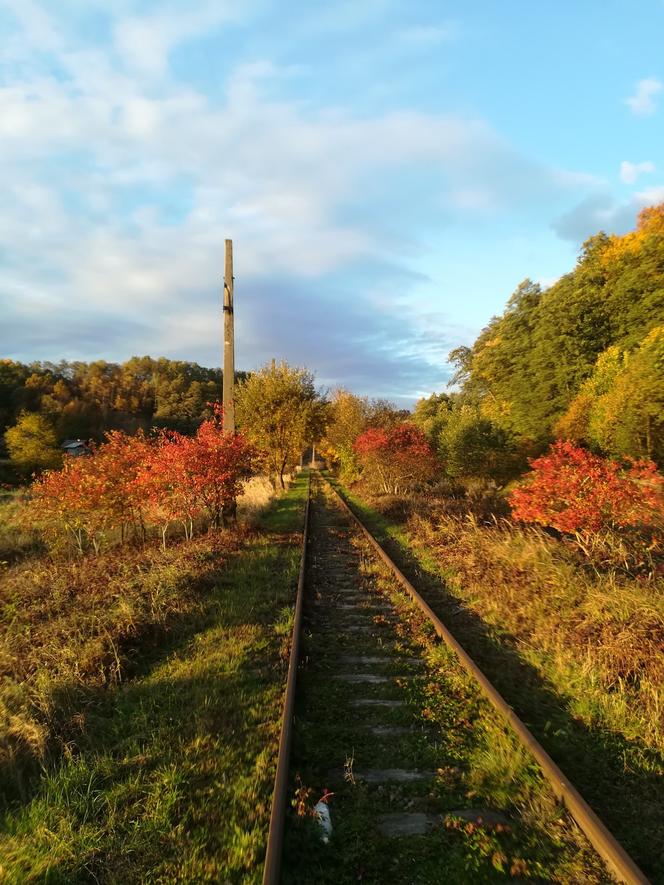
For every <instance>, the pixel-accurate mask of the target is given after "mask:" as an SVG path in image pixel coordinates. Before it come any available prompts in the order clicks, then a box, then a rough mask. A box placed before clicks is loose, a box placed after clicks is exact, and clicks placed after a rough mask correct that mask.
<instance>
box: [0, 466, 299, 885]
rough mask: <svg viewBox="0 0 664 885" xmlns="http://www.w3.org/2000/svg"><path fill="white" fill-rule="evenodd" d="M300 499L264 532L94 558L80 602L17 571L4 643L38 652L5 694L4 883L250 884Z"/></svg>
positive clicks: (271, 762)
mask: <svg viewBox="0 0 664 885" xmlns="http://www.w3.org/2000/svg"><path fill="white" fill-rule="evenodd" d="M306 489H307V477H306V475H302V476H300V477H299V478H298V479H297V480H296V481H295V482H294V484H293V485H292V486H291V488H290V490H289V491H288V493H287V494H286V495H284V496H283V497H281V498H280V499H278V500H277V501H275V502H274V503H273V504H272V505H271V511H270V513H268V514H266V516H265V520H264V523H265V525H266V526H270V531H269V532H268V531H263V532H259V533H252V534H251V535H249V536H242V537H240V538H236V539H235V540H234V541H231V539H230V538H226V537H223V536H222V538H223V543H222V542H221V541H220V539H219V536H212V535H210V536H206V537H203V538H201V539H198V540H197V541H195V542H194V543H193V544H190V545H184V544H182V545H180V546H177V547H173V548H171V549H170V550H169V551H166V553H165V554H164V553H159V555H158V553H157V551H156V550H152V551H138V552H136V553H135V554H132V553H131V552H130V551H128V550H125V551H119V552H118V551H114V552H113V553H112V554H111V553H109V554H108V555H107V556H106V557H100V558H99V559H90V560H87V559H86V562H89V563H91V565H89V566H88V567H89V569H90V570H91V571H89V572H85V574H84V575H83V576H81V575H80V574H78V575H76V574H74V577H76V576H77V577H78V578H79V579H80V578H81V577H83V578H86V577H87V578H89V577H91V575H92V574H93V571H94V568H96V569H97V570H99V569H101V575H98V583H99V586H97V585H95V586H94V588H92V590H90V593H89V594H88V598H87V599H86V587H85V586H84V585H83V584H78V585H76V586H73V585H72V584H71V580H72V572H71V564H67V563H61V564H59V566H58V564H54V563H49V562H46V561H40V562H39V564H38V565H37V564H35V562H32V563H31V564H30V566H29V564H28V563H27V562H24V563H22V564H19V565H17V566H16V567H15V569H14V570H12V569H10V570H9V571H10V572H12V574H11V576H10V577H11V580H10V582H9V583H10V585H11V590H8V589H7V582H6V581H5V583H4V585H3V590H2V597H1V601H2V603H3V604H4V605H5V606H6V605H13V606H14V615H13V618H12V619H11V620H9V621H8V620H7V619H5V620H4V621H3V623H4V624H9V627H8V628H7V629H8V630H9V631H11V637H8V638H9V639H10V640H11V642H12V643H16V642H18V643H20V642H21V641H22V636H23V634H24V632H26V631H27V632H28V633H32V636H33V639H34V638H35V637H36V639H37V642H36V643H34V645H35V648H34V649H33V647H32V645H28V644H26V646H25V648H24V649H23V659H22V661H21V667H22V672H20V673H19V672H18V669H17V668H16V667H14V670H13V672H12V673H9V674H6V679H5V683H4V685H6V686H7V688H6V690H5V689H4V688H3V692H4V693H3V694H2V696H1V697H2V701H3V703H4V712H5V715H4V716H3V718H2V720H0V728H1V729H2V732H1V734H0V737H1V738H2V742H3V746H4V749H5V755H4V759H3V762H4V774H5V778H6V783H7V784H8V787H9V789H8V790H7V792H6V795H7V796H8V797H9V798H8V800H7V801H6V804H5V807H4V811H3V815H2V819H1V822H0V879H2V881H6V882H8V883H19V882H21V883H22V882H48V883H65V882H66V883H72V882H95V881H96V882H108V883H132V882H141V883H143V882H167V881H168V882H171V881H183V882H205V881H210V882H219V881H224V882H255V881H256V882H257V881H260V878H261V872H262V857H263V853H264V848H265V842H266V836H267V827H268V821H269V808H270V801H271V794H272V783H273V777H274V767H275V763H276V750H277V743H278V736H279V726H280V716H281V709H282V697H283V687H284V681H285V674H286V664H287V652H288V645H289V641H290V626H291V623H292V621H291V608H292V604H293V602H294V593H295V586H296V582H297V574H298V568H299V559H300V545H299V534H298V532H299V530H300V529H301V524H302V516H303V506H304V501H305V499H306ZM160 557H161V558H160ZM118 558H122V560H123V565H118V564H117V562H116V560H117V559H118ZM110 559H113V561H114V563H115V564H114V566H113V567H111V565H110V564H109V560H110ZM29 568H32V570H33V574H32V577H33V579H34V578H35V577H36V582H35V581H34V580H33V585H35V586H36V587H37V590H35V589H34V586H33V585H31V584H30V580H29V579H30V574H31V572H30V571H29ZM48 568H50V569H51V573H50V576H51V578H57V577H58V573H57V569H58V568H60V569H61V571H62V574H61V575H60V583H57V581H56V583H57V586H56V588H55V592H54V593H51V594H46V593H45V592H43V582H44V580H45V579H44V576H43V574H42V572H41V571H40V569H48ZM35 569H37V574H36V575H35V574H34V570H35ZM132 571H133V582H132V580H130V574H129V573H130V572H132ZM5 578H7V575H5ZM20 581H22V582H23V589H24V596H25V604H24V606H23V609H21V608H20V606H19V605H17V602H19V601H20V587H19V584H20ZM104 582H105V586H106V596H105V595H104V592H103V586H102V585H103V584H104ZM68 585H69V587H70V590H71V591H72V592H71V593H70V595H67V593H66V588H67V586H68ZM123 591H124V596H123ZM28 609H30V611H31V615H32V616H30V614H28V611H27V610H28ZM109 612H110V615H109ZM67 623H69V628H70V630H69V636H67V635H66V625H67ZM54 624H55V625H56V626H55V627H54ZM102 627H103V628H104V629H101V628H102ZM54 631H55V632H54ZM58 641H59V646H58V645H57V642H58ZM81 659H83V660H84V661H86V662H87V663H86V665H85V666H84V667H83V666H81ZM10 661H11V659H10V658H8V659H3V660H2V665H3V668H4V669H6V668H7V667H8V666H11V663H10ZM53 662H55V664H56V666H55V668H53V667H52V666H50V663H51V664H52V663H53ZM19 677H22V678H19Z"/></svg>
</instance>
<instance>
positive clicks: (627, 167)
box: [620, 160, 655, 184]
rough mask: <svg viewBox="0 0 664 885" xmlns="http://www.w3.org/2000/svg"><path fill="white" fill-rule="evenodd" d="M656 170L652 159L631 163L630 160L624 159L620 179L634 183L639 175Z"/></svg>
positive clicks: (627, 182) (626, 182)
mask: <svg viewBox="0 0 664 885" xmlns="http://www.w3.org/2000/svg"><path fill="white" fill-rule="evenodd" d="M654 171H655V164H654V163H651V162H650V160H645V161H644V162H643V163H630V162H629V160H623V161H622V163H621V164H620V180H621V181H624V182H625V184H634V182H635V181H636V179H637V178H638V177H639V175H642V174H644V173H646V172H654Z"/></svg>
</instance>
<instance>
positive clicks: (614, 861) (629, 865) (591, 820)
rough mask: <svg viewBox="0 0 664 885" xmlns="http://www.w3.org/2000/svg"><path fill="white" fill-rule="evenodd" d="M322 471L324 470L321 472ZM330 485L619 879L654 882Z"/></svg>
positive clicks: (633, 884) (635, 884) (629, 883)
mask: <svg viewBox="0 0 664 885" xmlns="http://www.w3.org/2000/svg"><path fill="white" fill-rule="evenodd" d="M321 475H322V474H321ZM323 478H324V479H325V481H326V482H327V484H328V485H329V486H330V488H331V489H332V490H333V491H334V493H335V495H336V496H337V497H338V499H339V501H340V502H341V505H342V507H343V509H344V510H345V511H346V512H347V513H348V514H349V516H350V517H351V519H352V520H353V522H354V523H355V524H356V525H357V526H358V528H359V529H360V530H361V531H362V533H363V534H364V535H365V537H366V538H367V540H368V541H369V543H370V544H371V546H372V547H373V548H374V549H375V551H376V553H377V554H378V555H379V556H380V558H381V559H382V560H383V562H384V563H385V565H387V567H388V568H389V569H390V570H391V571H392V573H393V574H394V576H395V577H396V578H397V580H398V581H399V583H400V584H401V586H402V587H403V588H404V590H406V592H407V593H408V595H409V596H410V597H411V599H412V600H413V601H414V602H415V603H416V604H417V605H418V606H419V608H420V609H421V610H422V611H423V612H424V614H425V615H426V616H427V617H428V618H429V620H430V621H431V622H432V624H433V626H434V628H435V630H436V633H437V634H438V636H439V637H440V638H441V639H442V640H443V641H444V642H445V643H446V644H447V645H448V646H449V647H450V648H451V649H452V650H453V651H454V652H455V653H456V655H457V657H458V659H459V661H460V663H461V665H462V666H463V667H464V668H465V669H466V670H467V671H468V673H470V674H471V676H473V677H474V678H475V680H476V681H477V682H478V684H479V686H480V688H481V690H482V692H483V694H484V695H485V697H486V698H487V699H488V700H489V701H490V703H491V704H492V705H493V706H494V708H495V709H496V710H497V711H498V712H499V713H500V714H501V716H502V717H503V718H504V719H505V720H506V721H507V722H508V724H509V725H510V726H511V728H512V730H513V731H514V732H515V733H516V734H517V736H518V737H519V739H520V740H521V742H522V743H523V744H524V745H525V746H526V747H527V748H528V750H529V751H530V753H531V754H532V755H533V756H534V757H535V759H536V760H537V762H538V763H539V766H540V768H541V770H542V773H543V775H544V777H545V779H546V780H547V781H548V782H549V784H550V785H551V787H552V789H553V791H554V793H555V794H556V796H557V797H558V798H559V799H560V800H561V801H562V802H563V804H564V805H565V806H566V807H567V809H568V811H569V812H570V814H571V815H572V817H573V818H574V820H575V821H576V823H577V824H578V825H579V827H580V828H581V830H582V831H583V832H584V833H585V835H586V837H587V839H588V841H589V842H590V844H591V845H592V846H593V848H594V849H595V851H596V852H597V853H598V854H599V856H600V857H601V858H602V859H603V860H604V862H605V863H606V865H607V867H608V868H609V870H610V872H611V873H612V874H613V875H614V876H616V878H617V879H618V881H619V882H624V883H625V885H650V881H649V879H648V878H647V877H646V876H645V875H644V873H643V872H642V871H641V870H640V869H639V867H638V866H637V865H636V863H635V862H634V861H633V860H632V858H631V857H630V856H629V854H628V853H627V852H626V851H625V849H624V848H623V847H622V845H621V844H620V843H619V842H618V841H617V839H616V838H615V836H614V835H613V834H612V833H611V832H610V831H609V830H608V829H607V827H606V826H605V825H604V824H603V823H602V821H601V820H600V819H599V817H598V816H597V815H596V814H595V812H594V811H593V810H592V808H591V807H590V805H588V803H587V802H586V800H585V799H584V798H583V796H582V795H581V794H580V793H579V791H578V790H577V789H576V787H575V786H574V785H573V784H572V783H570V781H569V780H568V779H567V778H566V777H565V775H564V774H563V772H562V771H561V770H560V768H558V766H557V765H556V763H555V762H554V761H553V759H552V758H551V757H550V756H549V754H548V753H547V752H546V750H545V749H544V747H543V746H542V745H541V744H540V743H539V742H538V741H537V739H536V738H535V736H534V735H533V734H532V733H531V731H530V730H529V729H528V728H527V727H526V725H524V723H523V722H522V721H521V720H520V719H519V717H518V716H517V715H516V713H515V712H514V710H513V709H512V708H511V707H510V705H509V704H508V703H507V701H506V700H505V699H504V698H503V696H502V695H501V694H500V692H499V691H498V690H497V689H496V688H494V686H493V685H492V684H491V682H489V680H488V679H487V677H486V676H485V675H484V673H483V672H482V671H481V670H480V668H479V667H478V666H477V664H476V663H475V662H474V661H473V659H472V658H471V657H470V655H469V654H468V653H467V652H466V651H465V649H464V648H463V647H462V646H461V645H460V644H459V642H458V641H457V640H456V639H455V637H454V636H453V635H452V633H450V631H449V630H448V629H447V627H446V626H445V625H444V624H443V622H442V621H441V620H440V618H439V617H438V615H436V613H435V612H434V611H433V609H432V608H431V607H430V606H429V605H428V604H427V603H426V602H425V601H424V599H423V598H422V596H421V595H420V594H419V592H418V591H417V590H416V589H415V587H414V586H413V585H412V584H411V582H410V581H409V580H408V578H407V577H406V576H405V575H404V574H403V572H402V571H401V570H400V569H399V567H398V566H397V565H396V563H394V562H393V561H392V559H391V558H390V557H389V556H388V554H387V553H386V552H385V550H384V549H383V547H382V546H381V545H380V543H379V542H378V541H377V540H376V538H375V537H374V535H373V534H372V533H371V531H370V530H369V529H368V528H367V527H366V526H365V525H364V523H363V522H362V521H361V520H360V518H359V517H358V516H357V514H356V513H355V512H354V510H353V509H352V508H351V507H350V506H349V504H348V503H347V501H346V500H345V499H344V497H343V495H341V493H340V492H339V491H338V489H336V488H335V486H334V485H333V484H332V483H331V482H330V481H329V480H328V479H327V477H323Z"/></svg>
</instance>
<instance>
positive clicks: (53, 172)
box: [0, 0, 664, 403]
mask: <svg viewBox="0 0 664 885" xmlns="http://www.w3.org/2000/svg"><path fill="white" fill-rule="evenodd" d="M0 29H1V34H2V55H1V57H0V137H1V139H2V150H1V153H0V168H1V179H0V180H1V182H2V193H3V198H2V204H1V205H0V310H1V323H0V355H1V356H5V357H10V358H14V359H21V360H26V361H29V360H33V359H60V358H68V359H99V358H103V359H110V360H121V359H125V358H127V357H129V356H131V355H132V354H143V353H150V354H152V355H155V356H158V355H166V356H170V357H174V358H180V359H191V360H196V361H197V362H200V363H203V364H207V365H218V364H219V363H220V359H221V356H220V328H219V326H220V311H219V302H220V281H221V276H222V273H223V242H224V239H225V237H232V238H233V240H234V244H235V270H236V302H237V307H236V312H237V336H238V340H237V363H238V365H239V366H240V367H242V368H253V367H256V366H258V365H260V364H261V363H263V362H265V361H266V360H268V359H270V358H272V357H273V356H275V357H277V358H284V359H287V360H288V361H289V362H291V363H294V364H299V365H302V364H304V365H307V366H308V367H309V368H311V369H312V370H314V371H315V372H316V375H317V378H318V380H319V382H320V383H321V384H322V385H324V386H327V387H334V386H336V385H344V386H346V387H349V388H351V389H353V390H356V391H357V392H359V393H365V394H369V395H373V396H385V397H388V398H391V399H393V400H395V401H398V402H403V403H409V402H412V400H413V399H415V398H416V397H418V396H420V395H425V394H427V393H429V392H431V391H432V390H441V389H443V387H444V385H445V383H446V381H447V378H448V377H449V367H448V366H447V365H446V355H447V353H448V352H449V350H450V349H451V348H452V347H455V346H457V345H458V344H462V343H466V344H470V343H472V341H473V340H474V338H475V336H476V335H477V333H478V331H479V330H480V329H481V328H482V326H483V325H484V324H485V323H486V322H487V321H488V320H489V318H490V317H491V316H492V315H493V314H495V313H499V312H501V311H502V308H503V306H504V304H505V302H506V301H507V299H508V298H509V296H510V294H511V292H512V291H513V290H514V289H515V288H516V286H517V284H518V283H519V282H520V281H521V280H522V279H523V278H524V277H526V276H529V277H531V278H533V279H535V280H539V281H541V282H542V283H543V284H545V285H546V284H549V283H550V282H552V281H553V280H555V279H556V278H557V277H558V276H560V275H561V274H562V273H564V272H566V271H567V270H569V269H571V268H572V267H573V264H574V261H575V260H576V256H577V254H578V249H579V245H580V243H581V242H582V241H583V240H584V239H585V237H587V236H588V235H590V234H592V233H594V232H596V231H597V230H599V229H600V228H601V229H604V230H607V231H609V232H623V231H626V230H628V229H629V228H630V227H632V226H633V224H634V220H635V216H636V213H637V212H638V210H639V209H640V208H641V207H643V206H645V205H650V204H653V203H657V202H660V201H662V200H664V156H662V151H663V146H664V129H663V122H662V121H663V120H664V90H663V85H662V84H663V83H664V62H663V61H662V58H663V56H662V51H661V46H662V38H663V36H664V2H661V0H657V2H655V0H641V2H639V3H637V4H634V3H628V2H626V0H583V2H579V3H568V4H563V3H560V2H553V0H551V2H549V0H538V2H536V3H533V2H532V0H530V2H525V0H507V2H502V3H497V2H495V0H491V2H489V0H477V2H473V3H468V2H445V0H435V2H434V0H408V2H406V0H399V2H397V0H354V2H312V0H309V2H299V0H297V2H293V0H291V2H288V3H285V2H276V0H271V2H269V0H243V2H240V3H238V2H237V0H233V2H226V0H215V2H206V0H198V2H196V3H191V2H187V3H185V2H172V3H168V2H159V3H157V2H130V0H114V2H113V3H111V4H108V3H102V2H98V0H50V2H47V0H41V2H39V0H0Z"/></svg>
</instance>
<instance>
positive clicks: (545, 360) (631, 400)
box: [416, 204, 664, 465]
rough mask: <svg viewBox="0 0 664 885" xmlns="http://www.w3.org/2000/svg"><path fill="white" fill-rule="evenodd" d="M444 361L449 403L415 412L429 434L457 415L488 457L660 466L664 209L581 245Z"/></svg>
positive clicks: (663, 459)
mask: <svg viewBox="0 0 664 885" xmlns="http://www.w3.org/2000/svg"><path fill="white" fill-rule="evenodd" d="M450 359H451V361H452V362H453V363H454V364H455V365H456V367H457V374H456V376H455V380H456V381H457V382H458V383H459V384H460V393H459V395H457V396H453V397H452V399H451V400H450V399H449V398H447V397H445V398H442V399H441V398H440V397H438V398H436V401H435V402H434V401H433V398H432V400H425V401H423V402H422V403H421V404H420V405H419V408H418V410H416V414H417V412H419V414H420V416H421V420H422V421H423V422H424V421H427V420H428V421H429V423H430V424H431V421H432V419H433V418H435V417H436V416H437V417H438V419H439V420H438V421H437V422H436V421H434V428H435V431H436V432H437V433H438V434H440V432H441V427H442V426H443V425H445V426H447V425H448V424H449V423H450V417H451V413H455V416H456V419H457V420H454V421H452V424H454V425H457V424H458V423H459V422H460V419H461V417H462V410H464V411H463V421H464V422H465V423H466V425H467V424H468V423H469V421H470V423H471V424H473V426H474V427H475V430H476V433H475V436H476V437H477V436H479V437H482V440H483V445H484V449H485V450H486V452H487V453H488V452H490V450H491V448H492V446H493V447H494V448H495V447H496V446H502V447H503V448H504V447H508V448H509V446H510V445H512V446H513V447H515V448H516V449H517V450H520V451H522V452H525V453H529V454H535V453H537V452H539V451H541V450H542V449H543V448H544V446H545V445H546V444H547V443H548V442H550V441H551V440H552V439H553V438H555V437H562V438H567V439H572V440H575V441H578V442H581V443H585V444H587V445H589V446H590V447H591V448H594V449H597V450H598V451H602V452H604V453H606V454H610V455H615V456H624V455H628V456H633V457H647V458H652V459H654V460H655V461H656V462H658V463H659V464H660V465H661V464H662V463H664V204H663V205H660V206H656V207H653V208H649V209H644V210H643V211H642V212H641V214H640V215H639V219H638V224H637V227H636V230H634V231H632V232H631V233H628V234H626V235H624V236H615V235H612V236H608V235H607V234H604V233H599V234H597V235H596V236H593V237H591V238H590V239H589V240H587V241H586V243H585V244H584V245H583V248H582V251H581V254H580V257H579V260H578V262H577V265H576V267H575V268H574V270H573V271H572V272H571V273H568V274H566V275H565V276H563V277H561V278H560V279H559V280H558V281H557V282H556V283H555V284H554V285H553V286H551V287H550V288H548V289H546V290H542V288H541V287H540V286H539V285H538V284H537V283H533V282H532V281H531V280H525V281H524V282H523V283H521V284H520V285H519V287H518V288H517V290H516V292H514V294H513V295H512V297H511V298H510V299H509V301H508V303H507V306H506V308H505V311H504V312H503V314H502V315H501V316H499V317H494V318H493V319H492V320H491V322H490V323H489V324H488V325H487V326H486V328H485V329H483V331H482V332H481V334H480V335H479V337H478V338H477V340H476V341H475V343H474V344H473V346H472V347H460V348H457V349H456V350H455V351H453V352H452V353H451V354H450ZM482 422H483V423H482ZM461 423H463V422H461ZM447 432H448V436H449V428H448V431H447ZM471 435H472V434H471Z"/></svg>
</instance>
